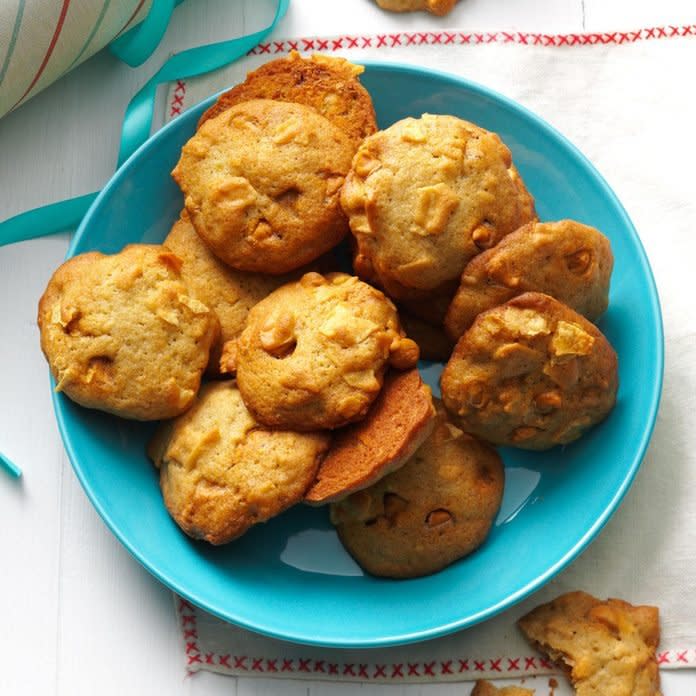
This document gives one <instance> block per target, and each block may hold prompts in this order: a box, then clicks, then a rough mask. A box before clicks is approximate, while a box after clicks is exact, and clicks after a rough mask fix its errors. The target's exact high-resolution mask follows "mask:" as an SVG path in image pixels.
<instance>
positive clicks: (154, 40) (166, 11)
mask: <svg viewBox="0 0 696 696" xmlns="http://www.w3.org/2000/svg"><path fill="white" fill-rule="evenodd" d="M179 2H181V0H179ZM174 4H175V3H174V0H152V6H151V7H150V11H149V12H148V13H147V17H145V19H144V20H143V21H142V22H140V24H138V26H137V27H134V28H133V29H131V30H130V31H129V32H127V33H125V34H124V35H123V36H121V37H119V38H118V39H116V41H112V42H111V44H110V45H109V50H110V51H111V52H112V53H113V54H114V55H115V56H116V57H117V58H119V59H120V60H122V61H123V62H124V63H126V64H128V65H130V66H131V68H136V67H137V66H138V65H142V64H143V63H144V62H145V61H146V60H147V59H148V58H149V57H150V56H151V55H152V52H153V51H154V50H155V49H156V48H157V46H159V42H160V41H161V40H162V37H163V36H164V32H165V31H167V27H168V26H169V20H170V19H171V16H172V11H173V10H174ZM177 4H178V3H177Z"/></svg>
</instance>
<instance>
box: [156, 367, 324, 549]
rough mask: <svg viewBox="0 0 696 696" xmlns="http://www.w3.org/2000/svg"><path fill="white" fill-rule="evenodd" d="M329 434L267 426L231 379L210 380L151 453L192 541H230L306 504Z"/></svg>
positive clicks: (176, 514)
mask: <svg viewBox="0 0 696 696" xmlns="http://www.w3.org/2000/svg"><path fill="white" fill-rule="evenodd" d="M330 439H331V436H330V434H329V433H295V432H291V431H285V430H276V429H268V428H264V427H263V426H262V425H260V424H259V423H258V422H257V421H256V420H255V419H254V418H253V416H252V415H251V414H250V413H249V411H248V410H247V408H246V407H245V406H244V402H243V401H242V397H241V395H240V393H239V390H238V389H237V387H236V386H235V384H234V382H233V381H226V382H210V383H209V384H206V385H205V386H203V388H202V389H201V392H200V395H199V397H198V399H197V400H196V403H195V404H194V405H193V406H192V408H191V409H190V410H189V411H187V412H186V413H185V414H184V415H182V416H179V418H177V419H176V420H174V421H170V422H168V423H165V424H163V425H162V426H161V429H160V432H158V433H157V435H156V436H155V438H154V439H153V441H152V443H151V446H150V448H149V454H150V456H151V458H152V459H153V461H154V462H155V464H156V466H158V467H159V470H160V487H161V489H162V495H163V497H164V503H165V505H166V507H167V510H169V513H170V514H171V516H172V517H173V518H174V520H175V521H176V523H177V524H178V525H179V526H180V527H181V529H183V530H184V532H186V534H188V535H189V536H191V537H193V538H194V539H205V540H206V541H208V542H210V543H211V544H225V543H227V542H229V541H232V540H233V539H236V538H237V537H239V536H241V535H242V534H244V532H246V531H247V530H248V529H249V528H250V527H252V526H253V525H255V524H258V523H259V522H265V521H266V520H268V519H270V518H271V517H274V516H276V515H278V514H280V513H281V512H283V511H284V510H286V509H287V508H289V507H290V506H291V505H294V504H295V503H297V502H299V501H300V500H302V496H303V495H304V493H305V491H306V490H307V487H308V486H309V485H310V483H311V482H312V480H313V479H314V476H315V474H316V472H317V467H318V466H319V462H320V461H321V457H322V456H323V454H324V452H325V451H326V450H327V448H328V446H329V442H330Z"/></svg>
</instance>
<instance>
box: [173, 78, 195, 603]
mask: <svg viewBox="0 0 696 696" xmlns="http://www.w3.org/2000/svg"><path fill="white" fill-rule="evenodd" d="M185 96H186V83H185V82H184V81H183V80H177V81H176V87H174V91H173V92H172V103H171V104H170V105H169V118H173V117H174V116H179V115H180V114H181V110H182V109H183V108H184V97H185ZM181 602H182V604H181V605H180V606H183V605H184V602H185V605H186V606H187V607H188V608H190V610H191V611H193V607H191V605H190V604H189V603H188V602H186V600H184V599H182V600H181Z"/></svg>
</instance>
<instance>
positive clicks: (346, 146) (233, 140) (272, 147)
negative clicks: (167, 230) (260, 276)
mask: <svg viewBox="0 0 696 696" xmlns="http://www.w3.org/2000/svg"><path fill="white" fill-rule="evenodd" d="M352 154H353V145H352V143H351V141H350V140H349V138H348V136H347V135H345V133H343V131H341V130H340V129H339V128H338V127H337V126H335V125H334V124H333V123H331V122H330V121H328V120H327V119H326V118H325V117H324V116H322V115H321V114H319V113H317V112H316V111H315V110H314V109H312V108H310V107H308V106H304V105H302V104H291V103H290V102H280V101H272V100H270V99H255V100H252V101H247V102H243V103H241V104H237V105H236V106H233V107H231V108H230V109H227V110H226V111H223V112H222V113H221V114H219V115H218V116H216V117H215V118H212V119H210V120H208V121H206V122H205V123H204V124H203V125H202V126H201V127H200V128H199V130H198V132H197V133H196V134H195V135H194V136H193V137H192V138H191V139H190V140H189V141H188V142H187V143H186V145H184V147H183V149H182V151H181V159H180V160H179V162H178V164H177V165H176V167H175V169H174V171H173V172H172V176H173V177H174V179H175V180H176V182H177V183H178V184H179V186H180V188H181V190H182V191H183V192H184V205H185V206H186V210H187V211H188V213H189V215H190V217H191V221H192V222H193V225H194V227H195V228H196V231H197V232H198V234H199V235H200V236H201V238H202V239H203V240H204V241H205V243H206V244H207V245H208V246H209V247H210V248H211V250H212V251H213V252H214V253H215V255H216V256H218V257H219V258H220V259H222V260H223V261H224V262H225V263H227V264H229V265H230V266H232V267H233V268H237V269H239V270H241V271H253V272H261V273H271V274H274V275H280V274H282V273H287V272H288V271H292V270H294V269H296V268H300V267H301V266H304V265H305V264H307V263H309V262H310V261H313V260H314V259H316V258H317V257H319V256H320V255H321V254H323V253H324V252H326V251H328V250H329V249H331V248H332V247H333V246H335V245H336V244H338V242H340V241H341V239H343V237H344V236H345V234H346V232H347V230H348V225H347V222H346V219H345V216H344V215H343V212H342V211H341V207H340V205H339V191H340V189H341V186H342V185H343V180H344V177H345V175H346V173H347V172H348V169H349V168H350V161H351V157H352Z"/></svg>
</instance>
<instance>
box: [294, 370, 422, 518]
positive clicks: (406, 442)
mask: <svg viewBox="0 0 696 696" xmlns="http://www.w3.org/2000/svg"><path fill="white" fill-rule="evenodd" d="M434 417H435V408H434V407H433V399H432V394H431V392H430V387H428V385H427V384H424V383H423V380H422V379H421V377H420V375H419V373H418V370H417V369H416V368H413V369H412V370H407V371H405V372H399V371H391V372H390V373H389V374H387V376H386V377H385V379H384V386H383V387H382V390H381V391H380V393H379V396H378V397H377V399H376V401H375V402H374V404H372V406H371V407H370V410H369V411H368V412H367V415H366V416H365V418H363V419H362V420H361V421H359V422H358V423H353V424H352V425H348V426H346V427H345V428H341V429H340V430H337V431H335V433H334V440H333V443H332V444H331V449H329V451H328V453H327V454H326V457H324V460H323V461H322V463H321V466H320V467H319V471H318V472H317V477H316V480H315V481H314V483H313V484H312V485H311V487H310V488H309V490H308V491H307V493H306V495H305V502H306V503H309V504H310V505H323V504H325V503H330V502H334V501H336V500H340V499H341V498H345V497H346V496H347V495H349V494H350V493H354V492H355V491H358V490H360V489H362V488H367V487H368V486H371V485H372V484H373V483H376V482H377V481H379V479H381V478H383V477H384V476H386V475H387V474H389V473H391V472H392V471H396V470H397V469H398V468H400V467H402V466H403V465H404V464H405V463H406V462H407V461H408V460H409V459H410V458H411V456H412V455H413V453H414V452H415V451H416V450H417V449H418V448H419V447H420V446H421V445H422V444H423V442H424V441H425V439H426V438H427V437H428V436H429V435H430V433H431V432H432V429H433V426H434V420H433V419H434Z"/></svg>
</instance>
